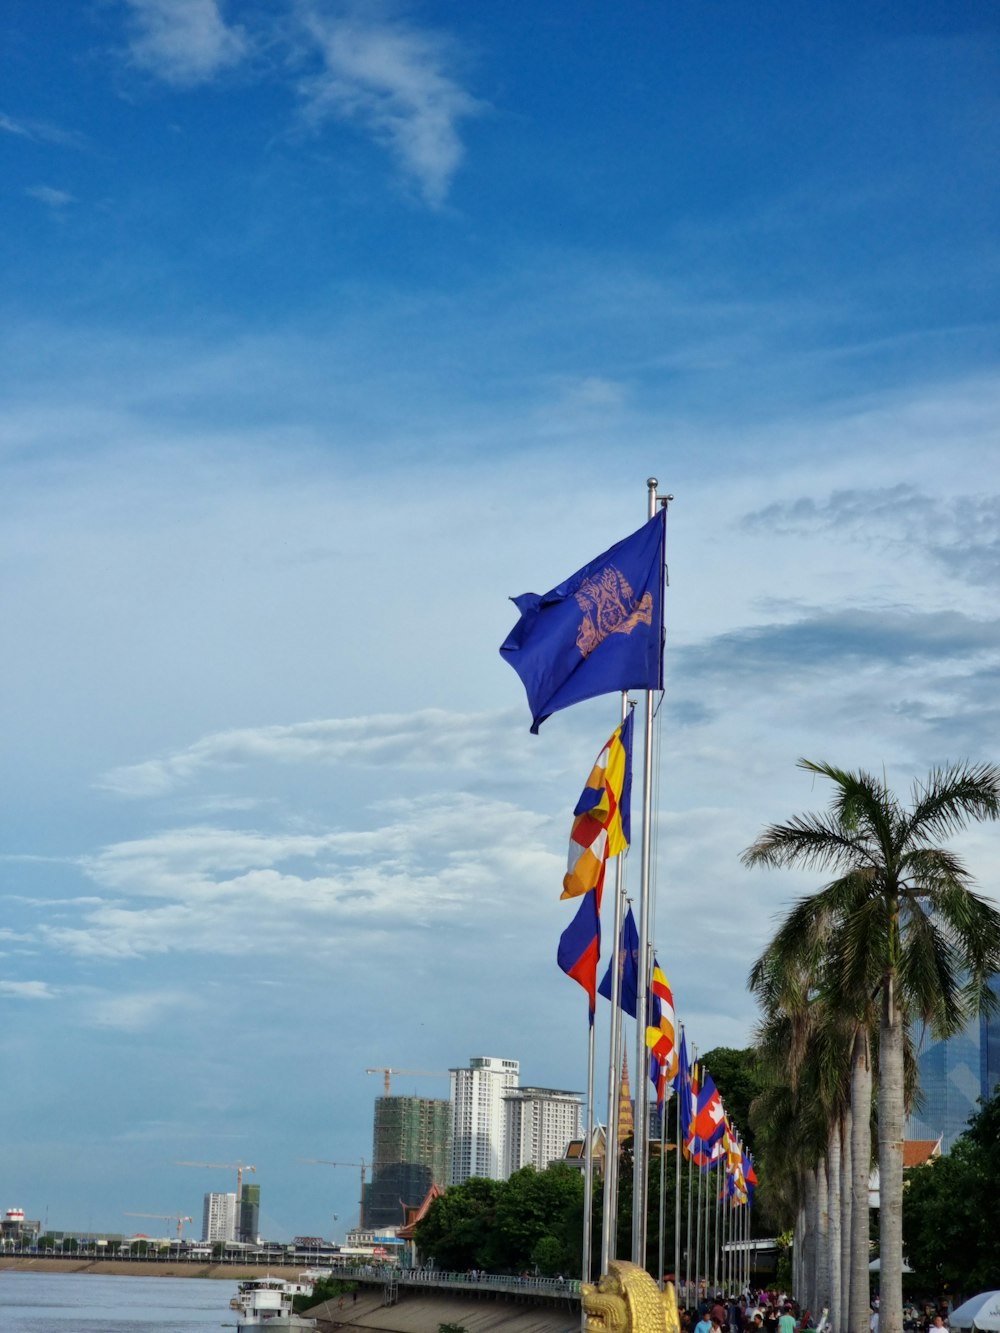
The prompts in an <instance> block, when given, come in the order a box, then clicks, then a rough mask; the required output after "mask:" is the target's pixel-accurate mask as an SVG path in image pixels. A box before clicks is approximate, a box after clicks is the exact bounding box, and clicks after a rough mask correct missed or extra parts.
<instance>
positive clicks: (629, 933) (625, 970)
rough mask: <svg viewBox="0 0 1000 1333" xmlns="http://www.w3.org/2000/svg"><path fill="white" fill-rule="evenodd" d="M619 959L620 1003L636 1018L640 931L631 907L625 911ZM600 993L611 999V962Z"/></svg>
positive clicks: (624, 1009)
mask: <svg viewBox="0 0 1000 1333" xmlns="http://www.w3.org/2000/svg"><path fill="white" fill-rule="evenodd" d="M618 961H619V964H620V966H621V969H622V970H621V979H622V988H621V993H620V996H619V1004H620V1006H621V1009H622V1011H623V1012H624V1013H626V1014H628V1016H629V1017H630V1018H635V1013H636V1009H637V1008H638V999H639V932H638V931H637V930H636V928H635V917H634V916H633V915H632V909H631V907H630V908H629V909H628V911H627V912H626V913H625V920H624V921H623V922H622V938H621V943H620V945H619V955H618ZM597 992H598V994H599V995H603V996H604V998H605V999H606V1000H610V999H611V993H612V982H611V964H610V963H609V964H608V970H607V971H606V972H605V974H604V980H603V981H602V982H601V984H600V986H598V988H597Z"/></svg>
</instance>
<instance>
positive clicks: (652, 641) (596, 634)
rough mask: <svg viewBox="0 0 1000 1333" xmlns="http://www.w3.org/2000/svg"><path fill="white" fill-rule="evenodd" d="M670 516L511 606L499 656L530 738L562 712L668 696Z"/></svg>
mask: <svg viewBox="0 0 1000 1333" xmlns="http://www.w3.org/2000/svg"><path fill="white" fill-rule="evenodd" d="M666 521H667V516H666V510H664V509H661V510H660V512H659V513H658V514H656V515H655V516H654V517H653V518H651V519H650V520H649V522H648V523H646V524H644V525H643V527H641V528H639V530H638V531H637V532H633V533H632V535H631V537H626V538H625V540H624V541H620V542H618V544H617V545H616V546H612V547H611V549H610V550H609V551H605V552H604V554H603V555H599V556H598V557H597V559H596V560H591V562H590V564H588V565H584V567H583V568H582V569H578V570H577V571H576V573H575V574H572V575H570V577H569V578H568V579H566V581H565V582H564V583H560V584H559V586H558V587H556V588H553V589H552V590H551V591H550V592H547V593H544V594H543V595H542V596H541V597H539V596H538V594H537V593H533V592H526V593H523V594H522V595H521V596H520V597H514V598H512V599H511V600H512V601H513V603H514V605H515V606H516V607H517V609H518V610H519V611H520V613H521V619H520V620H519V621H518V622H517V624H516V625H515V626H514V628H513V629H512V630H511V632H510V633H509V634H508V635H507V638H506V639H505V640H504V641H503V643H502V644H501V645H500V655H501V656H502V657H504V658H506V660H507V661H508V662H509V663H510V664H511V666H512V667H513V668H514V670H515V671H516V672H517V674H518V675H519V676H520V678H521V683H522V684H523V686H524V688H525V691H526V692H527V695H528V706H529V708H530V709H531V719H532V720H531V730H532V731H533V732H536V733H537V731H538V728H539V727H540V726H541V725H542V723H543V722H544V721H545V719H546V718H547V717H549V716H551V714H552V713H555V712H558V710H559V709H560V708H568V707H569V706H570V705H571V704H578V703H580V702H581V701H582V700H584V699H593V698H594V697H595V695H598V694H609V693H612V692H614V691H616V690H659V689H662V688H663V568H664V566H663V559H664V535H665V532H666Z"/></svg>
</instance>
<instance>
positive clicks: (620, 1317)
mask: <svg viewBox="0 0 1000 1333" xmlns="http://www.w3.org/2000/svg"><path fill="white" fill-rule="evenodd" d="M580 1299H581V1301H582V1303H583V1312H584V1314H585V1316H586V1320H585V1323H584V1328H585V1329H586V1333H680V1321H679V1320H678V1318H677V1297H676V1295H675V1294H674V1288H673V1283H671V1282H668V1283H667V1285H666V1288H665V1290H663V1291H660V1289H659V1287H658V1286H657V1285H656V1283H655V1282H654V1281H653V1279H652V1278H651V1277H650V1276H649V1274H648V1273H647V1272H646V1270H645V1269H644V1268H640V1267H639V1266H638V1265H637V1264H630V1263H626V1261H625V1260H624V1259H612V1260H611V1261H610V1262H609V1264H608V1271H607V1273H605V1274H604V1276H603V1277H602V1278H601V1279H600V1280H599V1282H598V1283H597V1285H596V1286H594V1285H592V1284H591V1283H590V1282H585V1283H584V1284H583V1286H582V1287H581V1288H580Z"/></svg>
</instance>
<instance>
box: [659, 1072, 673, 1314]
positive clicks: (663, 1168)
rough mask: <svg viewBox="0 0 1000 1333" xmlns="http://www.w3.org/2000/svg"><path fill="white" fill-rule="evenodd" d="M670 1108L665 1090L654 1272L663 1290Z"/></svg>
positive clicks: (661, 1115)
mask: <svg viewBox="0 0 1000 1333" xmlns="http://www.w3.org/2000/svg"><path fill="white" fill-rule="evenodd" d="M669 1109H670V1101H669V1099H668V1097H667V1094H666V1092H664V1094H663V1109H662V1110H661V1111H660V1218H659V1232H658V1239H659V1245H658V1255H657V1259H658V1264H657V1267H658V1270H659V1271H658V1272H657V1274H656V1284H657V1286H658V1287H659V1288H660V1290H661V1291H662V1290H663V1268H664V1261H665V1258H666V1254H665V1251H666V1243H667V1238H666V1236H665V1235H664V1234H663V1223H664V1222H665V1220H666V1218H665V1213H666V1207H667V1197H666V1191H667V1113H668V1111H669Z"/></svg>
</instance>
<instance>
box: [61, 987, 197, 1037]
mask: <svg viewBox="0 0 1000 1333" xmlns="http://www.w3.org/2000/svg"><path fill="white" fill-rule="evenodd" d="M201 1003H202V1001H201V1000H200V999H199V998H198V997H196V996H192V995H191V994H190V993H188V992H184V991H174V990H152V991H134V992H131V993H127V994H119V995H103V996H100V997H97V998H95V999H92V1000H90V1001H86V1002H84V1003H82V1004H81V1005H79V1006H78V1009H77V1012H78V1014H79V1015H80V1016H81V1017H82V1018H83V1021H84V1022H85V1023H87V1024H89V1025H91V1026H93V1027H101V1028H114V1029H116V1030H117V1031H119V1032H142V1031H143V1030H145V1029H146V1028H151V1027H153V1026H155V1025H156V1024H158V1023H161V1022H162V1021H163V1020H164V1019H165V1018H167V1017H169V1016H172V1015H176V1014H177V1013H178V1011H182V1010H185V1009H189V1010H194V1009H197V1008H198V1006H199V1005H200V1004H201Z"/></svg>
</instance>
